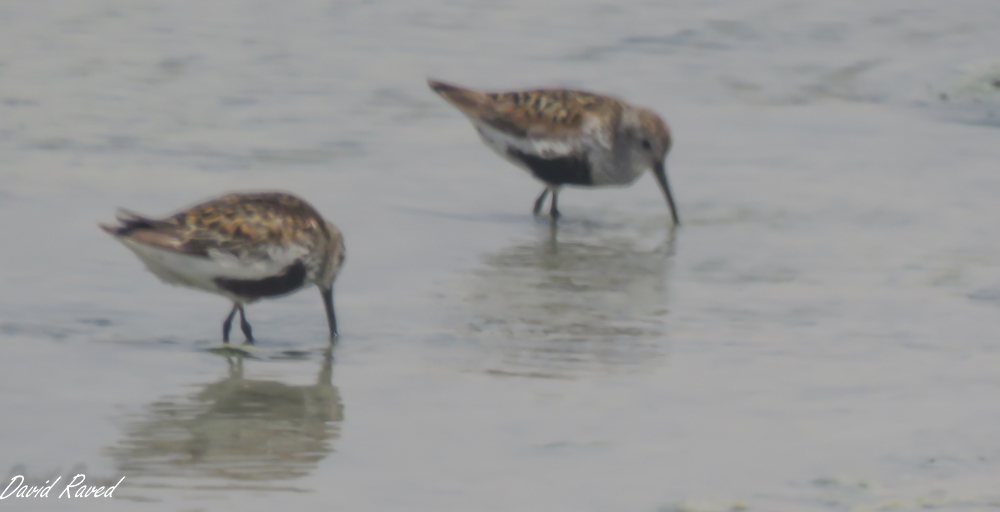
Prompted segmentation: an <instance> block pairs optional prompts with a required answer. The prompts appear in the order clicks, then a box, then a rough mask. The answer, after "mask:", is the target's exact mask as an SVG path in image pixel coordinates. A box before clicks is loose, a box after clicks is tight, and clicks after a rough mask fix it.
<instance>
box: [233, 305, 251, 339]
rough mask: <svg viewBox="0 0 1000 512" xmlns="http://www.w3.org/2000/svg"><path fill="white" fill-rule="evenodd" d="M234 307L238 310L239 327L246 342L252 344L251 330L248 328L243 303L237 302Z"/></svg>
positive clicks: (248, 323) (248, 324)
mask: <svg viewBox="0 0 1000 512" xmlns="http://www.w3.org/2000/svg"><path fill="white" fill-rule="evenodd" d="M236 307H237V308H238V309H239V310H240V329H243V335H244V336H246V337H247V343H249V344H251V345H253V332H252V331H251V330H250V322H247V314H246V312H245V311H243V304H237V305H236Z"/></svg>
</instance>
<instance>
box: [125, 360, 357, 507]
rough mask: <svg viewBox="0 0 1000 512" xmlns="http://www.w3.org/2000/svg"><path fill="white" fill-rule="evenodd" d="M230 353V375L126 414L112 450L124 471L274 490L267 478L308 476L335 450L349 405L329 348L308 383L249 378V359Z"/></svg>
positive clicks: (150, 480)
mask: <svg viewBox="0 0 1000 512" xmlns="http://www.w3.org/2000/svg"><path fill="white" fill-rule="evenodd" d="M227 359H228V362H229V375H228V376H227V377H226V378H224V379H222V380H220V381H218V382H215V383H213V384H209V385H207V386H205V387H204V388H203V389H202V390H201V391H200V392H198V393H195V394H193V395H189V396H185V397H167V398H164V399H162V400H160V401H158V402H155V403H153V404H151V405H149V406H148V407H146V408H145V410H144V411H142V412H140V413H138V414H137V417H135V418H131V419H129V420H127V421H128V422H127V424H126V426H125V432H126V433H125V438H124V439H123V440H122V441H120V442H119V444H118V445H117V446H115V447H112V448H110V449H109V450H108V451H109V452H110V454H111V456H112V457H113V458H114V460H115V461H116V463H117V465H118V469H119V471H121V472H122V473H123V474H127V475H128V476H129V477H130V478H131V479H133V481H135V480H138V479H145V483H146V484H149V485H151V486H153V487H162V486H175V485H176V486H180V487H184V486H186V485H187V484H186V483H184V482H181V481H171V482H167V481H165V480H164V479H168V478H169V479H175V478H177V479H194V481H192V482H190V485H191V486H197V487H202V486H204V485H205V484H206V479H226V480H229V481H230V484H232V483H233V481H240V482H241V484H240V485H241V487H242V486H246V485H248V484H250V485H251V486H252V487H253V488H260V489H267V488H268V487H265V486H264V485H262V484H263V481H268V480H280V479H293V478H298V477H302V476H305V475H307V474H309V473H310V472H312V471H313V470H314V469H315V468H316V466H317V464H318V462H319V461H320V460H322V459H323V458H324V457H326V456H327V455H328V454H329V453H330V452H331V451H333V447H332V446H331V441H332V440H333V439H335V438H337V437H338V436H339V434H340V422H341V421H342V420H343V417H344V412H343V410H344V408H343V405H342V404H341V401H340V394H339V392H338V390H337V388H336V387H335V386H334V385H333V384H332V377H333V356H332V353H331V350H330V349H327V350H326V351H325V353H324V358H323V365H322V368H321V369H320V372H319V376H318V378H317V381H316V383H315V384H313V385H309V386H290V385H286V384H283V383H281V382H276V381H266V380H249V379H245V378H243V358H242V357H232V356H230V357H227ZM141 481H143V480H140V482H141ZM252 482H258V483H259V484H258V485H253V484H252ZM136 483H139V482H136ZM140 485H142V484H140ZM214 485H221V486H222V487H225V483H221V484H220V482H219V481H218V480H216V481H215V482H214ZM273 489H275V488H272V490H273ZM277 489H280V488H277ZM292 490H294V489H292Z"/></svg>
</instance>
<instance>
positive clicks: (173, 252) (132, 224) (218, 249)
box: [101, 192, 344, 343]
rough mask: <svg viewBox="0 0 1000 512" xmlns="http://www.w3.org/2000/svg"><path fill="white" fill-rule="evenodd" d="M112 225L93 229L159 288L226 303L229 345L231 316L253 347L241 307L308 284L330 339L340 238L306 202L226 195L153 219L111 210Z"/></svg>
mask: <svg viewBox="0 0 1000 512" xmlns="http://www.w3.org/2000/svg"><path fill="white" fill-rule="evenodd" d="M117 217H118V222H119V223H120V224H119V225H115V226H109V225H103V224H102V225H101V228H102V229H104V231H107V232H108V233H110V234H111V235H113V236H114V237H115V238H116V239H117V240H118V241H120V242H121V243H123V244H125V246H126V247H128V248H129V249H131V250H132V252H134V253H135V254H136V256H138V257H139V259H140V260H142V261H143V263H145V264H146V267H147V268H148V269H149V270H150V271H151V272H152V273H153V274H155V275H156V276H157V277H159V278H160V280H161V281H163V282H165V283H168V284H172V285H177V286H186V287H189V288H196V289H198V290H204V291H207V292H211V293H216V294H219V295H223V296H226V297H228V298H229V299H230V300H232V301H233V309H232V310H231V311H230V312H229V315H228V316H226V319H225V321H223V322H222V341H223V342H225V343H228V342H229V330H230V327H231V326H232V322H233V316H234V315H236V312H237V311H239V312H240V327H241V328H242V330H243V334H244V335H245V336H246V340H247V342H248V343H253V334H252V333H251V330H250V323H249V322H247V319H246V313H245V312H244V311H243V306H244V305H247V304H250V303H253V302H256V301H257V300H259V299H263V298H275V297H281V296H283V295H288V294H290V293H293V292H296V291H298V290H300V289H302V288H304V287H306V286H308V285H310V284H315V285H316V286H317V287H318V288H319V291H320V295H322V296H323V303H324V305H325V306H326V317H327V322H328V323H329V326H330V337H331V338H335V337H336V336H337V319H336V317H335V316H334V313H333V282H334V280H335V279H336V278H337V273H338V272H339V271H340V267H341V266H342V265H343V264H344V239H343V236H342V235H341V234H340V230H339V229H337V227H336V226H334V225H333V224H332V223H330V222H328V221H326V220H324V219H323V217H322V216H320V214H319V213H318V212H317V211H316V210H315V209H314V208H313V207H312V206H310V205H309V204H308V203H306V202H305V201H303V200H302V199H299V198H298V197H295V196H293V195H291V194H287V193H284V192H254V193H234V194H229V195H225V196H222V197H218V198H215V199H210V200H208V201H206V202H203V203H201V204H198V205H195V206H192V207H190V208H188V209H186V210H182V211H180V212H177V213H175V214H173V215H171V216H168V217H164V218H161V219H154V218H150V217H145V216H142V215H137V214H135V213H132V212H129V211H126V210H119V211H118V215H117Z"/></svg>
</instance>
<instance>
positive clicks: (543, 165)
mask: <svg viewBox="0 0 1000 512" xmlns="http://www.w3.org/2000/svg"><path fill="white" fill-rule="evenodd" d="M427 84H428V85H429V86H430V88H431V89H432V90H433V91H434V92H436V93H438V94H440V95H441V96H442V97H444V99H446V100H448V102H450V103H451V104H452V105H454V106H455V107H457V108H458V110H460V111H461V112H462V113H463V114H465V116H466V117H468V118H469V120H470V121H472V124H473V125H474V126H475V128H476V130H477V131H478V132H479V136H480V137H481V138H482V139H483V142H484V143H485V144H486V145H487V146H489V147H491V148H492V149H493V150H494V151H496V152H497V153H498V154H499V155H500V156H502V157H504V158H506V159H507V160H509V161H511V162H513V163H514V164H516V165H518V166H520V167H523V168H525V169H527V170H528V171H530V172H531V174H532V175H534V177H535V178H537V179H538V180H540V181H542V182H543V183H544V184H545V188H544V189H543V190H542V193H541V195H539V196H538V199H537V200H535V208H534V213H535V215H538V214H539V213H540V212H541V210H542V207H543V206H544V204H545V198H546V196H547V195H548V194H549V193H550V192H551V193H552V204H551V208H550V209H549V215H550V216H551V217H552V218H553V219H558V218H559V216H560V214H559V208H558V206H557V200H558V195H559V190H560V188H561V187H562V186H564V185H574V186H581V187H603V186H615V185H619V186H621V185H629V184H631V183H632V182H634V181H635V180H636V179H638V178H639V177H640V176H642V174H643V173H644V172H646V171H647V170H649V169H652V171H653V174H654V175H655V176H656V180H657V182H658V183H659V184H660V189H661V190H662V191H663V195H664V197H665V198H666V200H667V205H668V206H669V208H670V214H671V217H672V218H673V222H674V224H675V225H679V224H680V221H679V219H678V217H677V208H676V207H675V206H674V198H673V195H672V194H671V192H670V185H669V183H668V182H667V173H666V157H667V152H668V151H670V145H671V137H670V129H669V128H667V125H666V123H664V122H663V119H661V118H660V116H659V115H657V114H656V113H655V112H653V111H652V110H649V109H647V108H641V107H635V106H632V105H629V104H628V103H625V102H624V101H621V100H619V99H617V98H613V97H611V96H605V95H602V94H596V93H592V92H587V91H580V90H573V89H534V90H527V91H511V92H484V91H478V90H473V89H467V88H465V87H460V86H457V85H451V84H447V83H444V82H440V81H437V80H434V79H428V80H427Z"/></svg>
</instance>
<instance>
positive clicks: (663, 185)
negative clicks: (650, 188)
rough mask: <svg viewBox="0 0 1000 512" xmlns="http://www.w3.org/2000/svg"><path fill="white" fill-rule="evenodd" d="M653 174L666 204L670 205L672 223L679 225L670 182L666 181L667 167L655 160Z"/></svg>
mask: <svg viewBox="0 0 1000 512" xmlns="http://www.w3.org/2000/svg"><path fill="white" fill-rule="evenodd" d="M653 174H655V175H656V181H657V182H659V183H660V189H661V190H663V197H665V198H666V199H667V206H669V207H670V215H671V216H672V217H673V219H674V225H676V226H679V225H680V224H681V221H680V219H679V218H678V217H677V207H676V206H674V196H673V194H671V193H670V183H669V182H668V181H667V168H666V164H665V163H664V162H657V163H656V165H655V166H653Z"/></svg>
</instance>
